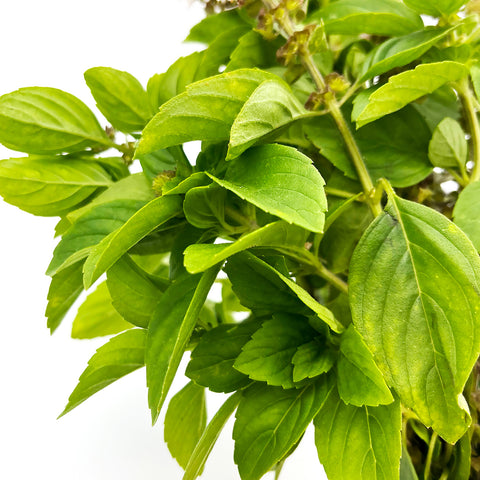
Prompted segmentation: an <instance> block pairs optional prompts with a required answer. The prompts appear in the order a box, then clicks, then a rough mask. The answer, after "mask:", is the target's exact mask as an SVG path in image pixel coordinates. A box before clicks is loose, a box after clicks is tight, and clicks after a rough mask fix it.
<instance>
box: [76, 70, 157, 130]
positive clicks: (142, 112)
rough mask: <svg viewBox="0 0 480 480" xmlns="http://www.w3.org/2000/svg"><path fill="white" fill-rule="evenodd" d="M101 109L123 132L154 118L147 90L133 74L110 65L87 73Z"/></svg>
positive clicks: (138, 126)
mask: <svg viewBox="0 0 480 480" xmlns="http://www.w3.org/2000/svg"><path fill="white" fill-rule="evenodd" d="M84 76H85V81H86V82H87V85H88V87H89V88H90V90H91V92H92V95H93V98H94V99H95V101H96V102H97V107H98V109H99V110H100V111H101V112H102V113H103V115H104V116H105V118H106V119H107V120H108V121H109V122H110V123H111V124H112V126H113V127H115V128H116V129H117V130H120V131H121V132H125V133H130V132H138V131H140V130H142V129H143V127H144V126H145V125H146V124H147V122H148V121H149V120H150V118H152V116H153V111H152V108H151V106H150V103H149V99H148V96H147V92H145V90H144V89H143V87H142V85H141V84H140V82H139V81H138V80H137V79H136V78H135V77H134V76H132V75H130V74H129V73H127V72H122V71H121V70H116V69H114V68H109V67H94V68H90V69H89V70H87V71H86V72H85V74H84Z"/></svg>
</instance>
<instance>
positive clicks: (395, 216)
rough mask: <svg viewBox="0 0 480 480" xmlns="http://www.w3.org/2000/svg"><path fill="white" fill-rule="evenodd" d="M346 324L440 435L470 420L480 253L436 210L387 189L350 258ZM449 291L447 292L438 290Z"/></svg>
mask: <svg viewBox="0 0 480 480" xmlns="http://www.w3.org/2000/svg"><path fill="white" fill-rule="evenodd" d="M349 278H350V282H349V284H350V288H349V292H350V304H351V307H352V316H353V322H354V324H355V326H356V327H357V329H358V331H359V333H360V334H361V335H362V337H363V339H364V340H365V343H366V344H367V346H368V348H369V349H370V351H371V352H372V353H373V355H374V357H375V361H376V364H377V365H378V367H379V368H380V370H381V371H382V373H383V374H384V376H385V378H386V380H387V383H388V384H389V385H391V386H392V387H393V388H394V389H395V390H396V392H397V393H398V395H399V396H400V400H401V401H402V403H403V404H404V405H405V406H407V407H410V408H412V409H413V410H414V411H415V412H416V413H417V415H418V416H419V418H420V419H421V421H422V422H423V423H424V424H425V425H426V426H432V427H433V429H434V430H435V431H436V432H438V434H439V435H440V436H442V438H444V439H445V440H447V441H448V442H452V443H453V442H455V441H457V440H458V439H459V438H460V437H461V436H462V435H463V433H464V432H465V431H466V429H467V427H468V425H469V424H470V415H469V413H468V408H467V406H466V402H465V399H464V398H463V397H462V391H463V387H464V385H465V382H466V381H467V378H468V376H469V375H470V372H471V370H472V367H473V365H474V364H475V361H476V359H477V357H478V354H479V353H480V337H479V334H480V332H479V325H478V321H477V318H478V311H479V309H480V297H479V291H480V259H479V257H478V254H477V252H476V251H475V248H474V247H473V245H472V244H471V242H470V241H469V240H468V239H467V237H466V236H465V234H464V233H463V232H462V231H461V230H460V229H459V228H458V227H457V226H456V225H454V224H453V223H451V222H450V221H449V220H447V218H445V217H444V216H443V215H441V214H440V213H438V212H436V211H434V210H432V209H430V208H427V207H425V206H423V205H419V204H417V203H413V202H410V201H407V200H404V199H402V198H399V197H396V196H394V195H390V201H389V203H388V205H387V208H386V211H385V212H384V213H383V214H382V215H381V216H379V217H377V219H376V220H375V221H374V222H373V223H372V225H371V226H370V227H369V228H368V229H367V231H366V232H365V234H364V236H363V237H362V239H361V240H360V243H359V245H358V247H357V249H356V250H355V253H354V255H353V258H352V263H351V265H350V277H349ZM445 292H448V295H446V294H445Z"/></svg>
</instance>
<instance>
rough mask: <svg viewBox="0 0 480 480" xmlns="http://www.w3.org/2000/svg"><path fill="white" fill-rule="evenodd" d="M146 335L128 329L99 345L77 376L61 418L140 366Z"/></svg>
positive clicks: (138, 330)
mask: <svg viewBox="0 0 480 480" xmlns="http://www.w3.org/2000/svg"><path fill="white" fill-rule="evenodd" d="M146 335H147V332H146V331H145V330H141V329H134V330H128V331H126V332H124V333H121V334H120V335H117V336H116V337H113V338H112V339H111V340H110V341H109V342H107V343H106V344H105V345H103V346H101V347H100V348H99V349H98V350H97V352H96V353H95V355H94V356H93V357H92V358H91V359H90V360H89V362H88V367H87V368H86V370H85V371H84V372H83V373H82V375H81V376H80V379H79V382H78V385H77V387H76V388H75V390H74V391H73V392H72V394H71V395H70V397H69V399H68V404H67V406H66V407H65V410H64V411H63V412H62V413H61V414H60V416H62V415H65V414H66V413H68V412H69V411H70V410H73V409H74V408H75V407H76V406H78V405H80V403H82V402H84V401H85V400H86V399H87V398H88V397H91V396H92V395H93V394H94V393H96V392H98V391H99V390H101V389H102V388H105V387H106V386H108V385H110V384H111V383H113V382H114V381H115V380H118V379H119V378H121V377H123V376H125V375H127V374H128V373H130V372H133V371H134V370H137V369H138V368H140V367H143V365H144V364H145V361H144V357H145V340H146Z"/></svg>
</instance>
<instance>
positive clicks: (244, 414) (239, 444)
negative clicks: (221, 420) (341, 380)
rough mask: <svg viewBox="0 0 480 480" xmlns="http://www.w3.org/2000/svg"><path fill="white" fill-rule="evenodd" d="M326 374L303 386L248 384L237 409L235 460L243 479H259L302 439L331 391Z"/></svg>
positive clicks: (234, 435) (234, 432)
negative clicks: (325, 377)
mask: <svg viewBox="0 0 480 480" xmlns="http://www.w3.org/2000/svg"><path fill="white" fill-rule="evenodd" d="M327 389H328V385H327V382H326V381H325V379H324V378H322V377H321V378H320V379H319V380H318V381H317V382H315V383H313V384H311V385H308V386H306V387H304V388H301V389H298V390H297V389H290V390H284V389H283V388H280V387H269V386H268V385H265V384H258V383H257V384H254V385H253V386H251V387H250V388H248V389H247V390H246V391H245V392H244V394H243V397H242V400H241V401H240V405H239V406H238V410H237V413H236V421H235V426H234V428H233V439H234V440H235V451H234V460H235V463H236V464H237V465H238V470H239V472H240V476H241V477H242V480H259V479H260V478H261V477H262V476H263V475H264V474H265V473H267V472H268V471H269V470H270V469H271V468H272V467H273V466H274V465H275V464H276V463H277V462H279V461H280V460H281V459H282V458H283V457H284V456H285V455H286V454H287V453H288V452H289V451H290V449H291V448H292V447H293V446H294V445H295V444H296V443H297V442H298V441H299V439H300V438H301V436H302V435H303V433H304V432H305V430H306V428H307V426H308V424H309V423H310V422H311V421H312V419H313V418H314V417H315V415H316V414H317V413H318V411H319V410H320V408H321V407H322V405H323V403H324V402H325V400H326V398H327V394H328V390H327Z"/></svg>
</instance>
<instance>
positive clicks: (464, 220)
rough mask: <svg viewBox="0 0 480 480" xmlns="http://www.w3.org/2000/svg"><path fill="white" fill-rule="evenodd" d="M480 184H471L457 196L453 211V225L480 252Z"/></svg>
mask: <svg viewBox="0 0 480 480" xmlns="http://www.w3.org/2000/svg"><path fill="white" fill-rule="evenodd" d="M479 212H480V182H473V183H471V184H470V185H467V187H466V188H464V189H463V190H462V191H461V192H460V195H459V196H458V200H457V203H456V204H455V208H454V209H453V219H454V220H455V223H456V224H457V225H458V226H459V227H460V228H461V229H462V230H463V231H464V232H465V233H466V234H467V236H468V238H469V239H470V240H471V241H472V243H473V245H474V246H475V248H476V249H477V251H479V252H480V215H479V214H478V213H479Z"/></svg>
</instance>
